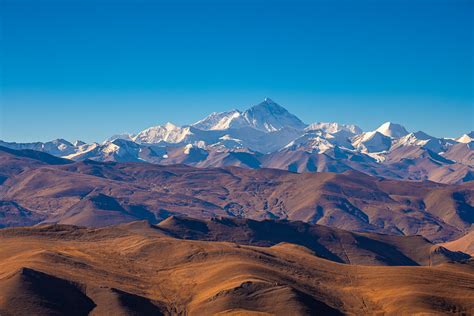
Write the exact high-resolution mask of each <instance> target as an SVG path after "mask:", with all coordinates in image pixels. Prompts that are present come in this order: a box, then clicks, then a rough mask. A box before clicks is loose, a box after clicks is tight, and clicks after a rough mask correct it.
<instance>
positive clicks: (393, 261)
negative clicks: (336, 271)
mask: <svg viewBox="0 0 474 316" xmlns="http://www.w3.org/2000/svg"><path fill="white" fill-rule="evenodd" d="M128 227H129V226H128ZM151 228H155V229H158V230H160V231H161V232H164V233H165V234H166V235H168V236H172V237H175V238H180V239H192V240H206V241H228V242H235V243H239V244H246V245H255V246H274V245H277V244H280V243H292V244H297V245H301V246H304V247H306V248H308V249H310V250H311V251H313V253H314V254H315V255H317V256H319V257H321V258H325V259H328V260H332V261H335V262H341V263H349V264H363V265H401V266H411V265H435V264H440V263H443V262H448V261H461V260H465V259H468V258H469V256H467V255H466V254H464V253H458V252H451V251H449V250H447V249H445V248H443V247H440V246H437V245H433V244H432V243H430V242H429V241H428V240H427V239H425V238H423V237H421V236H410V237H405V236H391V235H381V234H374V233H353V232H348V231H344V230H340V229H335V228H330V227H326V226H321V225H310V224H307V223H303V222H289V221H274V220H264V221H254V220H249V219H235V218H213V219H211V220H207V221H203V220H197V219H192V218H182V217H176V216H171V217H168V218H167V219H166V220H164V221H162V222H160V223H159V224H158V225H157V226H152V225H147V224H146V223H145V222H143V227H140V229H139V230H137V229H135V230H134V232H140V233H142V232H143V231H142V230H145V231H146V230H151Z"/></svg>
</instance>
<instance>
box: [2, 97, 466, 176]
mask: <svg viewBox="0 0 474 316" xmlns="http://www.w3.org/2000/svg"><path fill="white" fill-rule="evenodd" d="M473 140H474V133H473V132H470V133H467V134H465V135H463V136H461V137H459V138H457V139H448V138H436V137H433V136H431V135H428V134H426V133H424V132H422V131H418V132H409V131H407V130H406V129H405V128H404V127H403V126H401V125H400V124H396V123H392V122H386V123H384V124H382V125H381V126H380V127H378V128H377V129H376V130H374V131H366V132H363V131H362V130H361V129H360V128H359V127H358V126H356V125H351V124H339V123H335V122H332V123H325V122H317V123H312V124H309V125H307V124H305V123H303V121H302V120H300V119H299V118H298V117H296V116H295V115H293V114H291V113H290V112H288V111H287V110H286V109H285V108H283V107H282V106H280V105H278V104H277V103H275V102H274V101H272V100H271V99H268V98H266V99H265V100H264V101H263V102H261V103H259V104H257V105H255V106H252V107H251V108H249V109H247V110H245V111H240V110H232V111H228V112H221V113H212V114H211V115H209V116H207V117H206V118H204V119H202V120H200V121H198V122H196V123H194V124H192V125H187V126H176V125H174V124H172V123H166V124H165V125H158V126H153V127H150V128H147V129H145V130H143V131H141V132H139V133H137V134H135V135H131V134H120V135H114V136H112V137H110V138H109V139H107V140H106V141H105V142H103V143H102V144H98V143H93V144H85V143H84V142H80V141H76V142H74V143H70V142H68V141H66V140H63V139H57V140H54V141H51V142H46V143H40V142H37V143H9V142H4V141H0V146H4V147H8V148H11V149H17V150H22V149H31V150H36V151H41V152H45V153H49V154H52V155H55V156H58V157H63V158H67V159H72V160H76V161H82V160H85V159H92V160H96V161H117V162H127V161H128V162H138V161H146V162H151V163H158V164H164V165H169V164H176V163H184V164H189V165H192V166H196V167H223V166H241V167H246V168H252V169H255V168H265V167H266V168H278V169H283V170H289V171H293V172H322V171H331V172H344V171H347V170H357V171H360V172H363V173H366V174H369V175H375V176H381V177H385V178H390V179H405V180H421V181H423V180H431V181H436V182H441V183H462V182H466V181H470V180H471V179H473V177H474V162H473V159H472V156H473V152H474V145H473V144H474V142H473Z"/></svg>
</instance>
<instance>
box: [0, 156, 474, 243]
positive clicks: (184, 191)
mask: <svg viewBox="0 0 474 316" xmlns="http://www.w3.org/2000/svg"><path fill="white" fill-rule="evenodd" d="M16 159H17V162H16V164H15V166H20V167H21V166H22V163H23V160H22V159H23V158H19V157H17V158H16ZM24 164H25V165H26V166H28V167H27V168H25V169H24V170H23V171H21V172H20V173H16V174H15V175H12V176H10V177H9V178H8V179H6V180H5V182H4V183H3V185H1V186H0V196H1V199H2V200H3V201H7V202H14V203H16V204H17V205H19V206H21V207H23V208H24V209H27V210H30V211H31V212H33V213H34V214H35V216H36V218H38V219H40V218H42V219H45V220H46V221H47V222H51V221H53V222H59V223H68V224H80V225H88V226H104V225H107V224H117V223H122V222H128V221H133V220H137V219H148V220H150V221H151V222H153V223H158V222H159V221H161V220H162V219H164V218H166V217H168V216H169V215H173V214H181V215H187V216H190V217H193V218H202V219H206V218H211V217H214V216H230V217H246V218H252V219H257V220H261V219H265V218H270V219H271V218H274V219H277V218H278V219H288V220H300V221H305V222H309V223H318V224H322V225H326V226H331V227H337V228H341V229H345V230H351V231H368V232H379V233H386V234H396V235H422V236H424V237H426V238H428V239H430V240H432V241H434V242H443V241H448V240H451V239H454V238H456V237H458V236H460V235H462V234H463V233H464V232H465V231H467V230H469V227H470V226H471V225H472V223H473V222H474V216H473V214H474V207H473V206H472V205H473V204H474V203H473V201H474V190H473V187H474V182H468V183H464V184H461V185H443V184H437V183H432V182H404V181H396V180H385V179H380V178H375V177H370V176H367V175H365V174H362V173H358V172H354V171H349V172H346V173H344V174H335V173H325V172H321V173H314V174H313V173H311V174H296V173H292V172H287V171H282V170H275V169H257V170H249V169H242V168H236V167H228V168H207V169H205V168H193V167H188V166H184V165H174V166H159V165H153V164H148V163H101V162H93V161H84V162H77V163H72V164H65V165H46V166H43V165H41V166H36V167H31V165H30V160H29V159H26V160H25V161H24ZM1 168H2V169H1V170H3V169H4V168H6V167H1ZM97 196H101V198H103V199H109V200H111V201H112V200H113V201H115V202H114V203H113V205H114V207H113V208H114V209H113V210H112V209H110V207H109V209H108V210H104V209H101V207H102V206H101V205H102V204H101V203H97V202H96V201H94V199H97V198H96V197H97ZM81 212H84V214H79V213H81ZM110 216H112V217H113V218H114V219H113V220H105V218H109V219H110V218H111V217H110ZM0 221H1V219H0ZM4 225H5V224H4Z"/></svg>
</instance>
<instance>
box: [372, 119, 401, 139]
mask: <svg viewBox="0 0 474 316" xmlns="http://www.w3.org/2000/svg"><path fill="white" fill-rule="evenodd" d="M375 131H376V132H379V133H380V134H382V135H385V136H388V137H390V138H400V137H403V136H405V135H407V134H408V131H407V130H406V129H405V127H403V126H402V125H400V124H396V123H392V122H385V123H383V124H382V125H380V127H379V128H377V129H376V130H375Z"/></svg>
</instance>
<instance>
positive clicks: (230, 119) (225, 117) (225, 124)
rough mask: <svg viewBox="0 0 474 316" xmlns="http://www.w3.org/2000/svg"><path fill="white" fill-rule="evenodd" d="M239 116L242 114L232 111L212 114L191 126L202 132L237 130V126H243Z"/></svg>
mask: <svg viewBox="0 0 474 316" xmlns="http://www.w3.org/2000/svg"><path fill="white" fill-rule="evenodd" d="M241 114H242V113H241V112H240V111H238V110H232V111H228V112H214V113H211V114H210V115H209V116H207V117H206V118H204V119H202V120H200V121H198V122H196V123H194V124H192V126H193V127H195V128H198V129H201V130H204V131H211V130H212V131H214V130H215V131H217V130H225V129H229V128H237V127H239V125H245V123H244V122H243V120H242V117H241Z"/></svg>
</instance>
